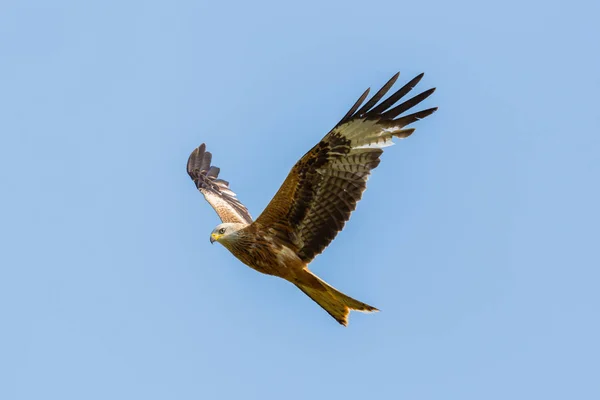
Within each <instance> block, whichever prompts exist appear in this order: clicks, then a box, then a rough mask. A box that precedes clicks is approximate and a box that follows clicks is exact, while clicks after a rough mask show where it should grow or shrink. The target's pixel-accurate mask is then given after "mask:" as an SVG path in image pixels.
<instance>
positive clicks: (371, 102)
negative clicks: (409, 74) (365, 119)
mask: <svg viewBox="0 0 600 400" xmlns="http://www.w3.org/2000/svg"><path fill="white" fill-rule="evenodd" d="M399 76H400V72H396V74H394V76H392V77H391V78H390V80H389V81H387V83H386V84H385V85H383V87H382V88H381V89H379V90H378V91H377V93H375V95H374V96H373V97H371V99H370V100H369V101H368V102H367V103H365V105H364V106H362V107H361V109H360V110H358V111H357V112H356V115H362V114H365V113H367V112H368V111H369V110H370V109H371V108H373V106H374V105H375V104H377V102H378V101H379V100H381V98H382V97H383V96H385V94H386V93H387V92H388V91H389V90H390V89H391V88H392V86H394V83H396V81H397V80H398V77H399Z"/></svg>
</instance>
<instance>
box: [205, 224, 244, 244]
mask: <svg viewBox="0 0 600 400" xmlns="http://www.w3.org/2000/svg"><path fill="white" fill-rule="evenodd" d="M245 226H246V224H237V223H233V222H225V223H223V224H221V225H217V227H216V228H215V229H214V230H213V231H212V233H211V234H210V242H211V243H214V242H219V243H221V244H223V242H227V241H231V240H235V238H236V237H237V231H239V230H240V229H242V228H243V227H245Z"/></svg>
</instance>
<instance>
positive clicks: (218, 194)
mask: <svg viewBox="0 0 600 400" xmlns="http://www.w3.org/2000/svg"><path fill="white" fill-rule="evenodd" d="M211 160H212V154H211V153H210V152H208V151H206V146H205V144H204V143H202V144H201V145H200V147H198V148H196V149H194V151H192V154H190V158H189V159H188V163H187V172H188V174H189V175H190V178H192V180H193V181H194V183H195V184H196V187H197V188H198V190H200V192H201V193H202V194H203V195H204V198H205V199H206V201H208V203H209V204H210V205H211V206H212V208H214V209H215V211H216V212H217V214H218V215H219V218H221V221H223V222H241V223H246V224H250V223H252V217H251V216H250V213H249V212H248V209H247V208H246V206H244V205H243V204H242V203H241V202H240V201H239V200H238V199H237V198H236V197H235V193H233V192H232V191H231V190H230V189H229V182H227V181H224V180H222V179H218V178H217V177H218V176H219V171H220V170H219V168H218V167H215V166H211V165H210V162H211Z"/></svg>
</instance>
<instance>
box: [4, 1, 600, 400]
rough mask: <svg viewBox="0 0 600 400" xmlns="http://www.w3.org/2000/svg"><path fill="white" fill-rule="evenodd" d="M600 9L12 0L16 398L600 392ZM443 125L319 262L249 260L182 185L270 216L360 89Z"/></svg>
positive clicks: (405, 151)
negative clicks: (328, 309)
mask: <svg viewBox="0 0 600 400" xmlns="http://www.w3.org/2000/svg"><path fill="white" fill-rule="evenodd" d="M598 15H600V6H599V5H598V2H593V1H570V2H557V1H543V2H542V1H526V2H523V1H512V0H511V1H502V2H495V3H494V4H491V3H486V2H479V1H460V0H459V1H453V2H447V1H437V0H436V1H427V2H418V1H412V2H399V1H387V2H386V1H384V2H364V1H361V2H350V1H346V0H344V1H335V2H322V1H303V2H297V3H295V4H290V3H287V2H241V1H239V2H230V3H227V2H203V1H175V2H155V1H131V2H121V1H97V2H83V1H61V0H57V1H52V2H49V1H38V2H34V1H22V0H19V1H16V0H13V1H6V0H4V1H3V2H2V3H1V5H0V58H1V61H0V79H1V81H0V110H1V111H0V115H1V117H0V179H1V184H2V195H1V196H0V243H1V251H0V323H1V326H0V328H1V329H0V398H2V399H5V400H21V399H36V400H38V399H60V400H66V399H77V400H79V399H86V400H88V399H102V400H105V399H128V400H129V399H145V400H149V399H242V398H244V399H247V398H249V399H252V398H261V399H288V400H292V399H307V398H310V399H321V398H329V399H333V398H346V399H370V398H381V399H384V398H385V399H392V398H393V399H474V400H475V399H477V400H480V399H503V400H505V399H567V398H572V399H598V398H600V379H599V376H600V361H599V360H600V345H599V338H600V321H599V317H600V312H599V306H600V294H599V289H598V286H599V281H600V260H599V258H600V257H599V256H598V251H599V247H600V243H599V228H598V226H599V223H600V218H599V211H598V205H599V204H600V191H599V180H600V113H599V105H600V101H599V99H598V92H599V90H600V73H599V71H600V51H599V47H598V46H599V45H598V40H599V38H600V28H598ZM398 70H399V71H401V78H400V82H406V81H407V80H409V79H410V78H412V77H413V76H415V75H416V74H418V73H420V72H425V73H426V74H425V77H424V79H423V81H422V83H421V85H420V86H419V88H420V89H422V90H424V89H427V88H429V87H433V86H435V87H437V88H438V90H437V92H436V93H435V94H434V95H433V96H432V97H431V98H430V99H428V100H427V101H426V102H425V103H424V104H423V108H425V107H431V106H439V107H440V109H439V111H438V112H437V113H436V114H434V115H433V116H431V117H428V118H427V119H426V120H423V121H421V122H419V123H418V124H416V125H415V127H417V132H416V134H414V135H413V136H411V137H410V138H409V139H407V140H404V141H401V142H400V143H399V144H398V145H396V146H394V147H392V148H390V149H388V150H387V151H386V153H385V154H384V156H383V162H382V163H381V165H380V166H379V168H378V169H377V170H376V171H375V173H374V175H373V176H372V177H371V179H370V181H369V188H368V190H367V192H366V193H365V196H364V198H363V201H362V202H361V203H360V204H359V206H358V209H357V211H356V212H355V213H354V214H353V216H352V218H351V220H350V222H349V223H348V225H347V226H346V229H345V230H344V231H343V232H342V233H341V234H340V235H339V236H338V237H337V239H336V240H335V241H334V242H333V244H332V245H331V247H329V248H328V249H327V250H326V251H325V253H323V254H322V255H320V256H319V257H317V258H316V260H315V261H314V263H313V264H312V269H313V270H314V271H315V272H317V273H318V274H319V275H320V276H322V277H323V278H324V279H325V280H327V281H328V282H330V283H331V284H333V285H334V286H336V287H338V288H340V289H341V290H343V291H345V292H347V293H348V294H350V295H352V296H354V297H356V298H358V299H360V300H363V301H365V302H368V303H370V304H373V305H375V306H377V307H379V308H380V309H381V310H382V312H381V313H378V314H375V315H365V314H359V313H355V314H353V315H352V316H351V320H350V326H349V328H347V329H345V328H343V327H341V326H339V325H338V324H337V323H336V322H335V321H334V320H333V319H331V318H330V317H329V316H328V315H327V314H326V313H325V312H324V311H323V310H321V309H320V308H319V307H318V306H317V305H315V304H314V303H313V302H311V301H310V300H309V299H308V298H306V297H305V296H304V295H303V294H302V293H301V292H300V291H298V290H296V289H295V288H294V287H293V286H291V285H290V284H288V283H286V282H284V281H282V280H278V279H275V278H272V277H267V276H264V275H260V274H258V273H256V272H254V271H252V270H251V269H249V268H247V267H245V266H244V265H242V264H241V263H240V262H238V261H237V260H236V259H235V258H234V257H233V256H232V255H231V254H229V253H228V252H227V251H226V250H225V249H224V248H223V247H221V246H216V245H215V246H211V245H210V243H209V234H210V232H211V231H212V229H213V228H214V226H216V225H217V223H218V222H219V220H218V218H217V216H216V214H215V213H214V212H213V210H212V209H211V208H210V207H209V206H208V204H207V203H205V201H204V200H203V199H202V197H201V195H200V194H199V193H198V192H197V191H196V189H195V187H194V185H193V183H192V182H191V181H190V180H189V178H188V176H187V174H186V172H185V164H186V160H187V157H188V155H189V153H190V151H191V150H192V149H193V148H194V147H196V146H197V145H199V144H200V143H202V142H206V143H207V146H208V149H209V150H210V151H212V152H213V154H214V158H213V161H214V163H215V164H216V165H218V166H220V167H221V171H222V176H223V178H225V179H228V180H230V181H231V182H232V188H233V190H234V191H236V192H237V193H238V195H239V197H240V199H241V200H242V201H243V202H244V203H245V204H247V205H248V207H249V209H250V211H251V212H252V214H253V215H254V216H257V215H258V214H260V212H261V211H262V209H263V207H264V206H265V205H266V204H267V202H268V201H269V199H270V198H271V196H272V195H273V194H274V193H275V191H276V190H277V188H278V187H279V185H280V184H281V182H282V181H283V179H284V178H285V176H286V174H287V172H288V171H289V169H290V168H291V167H292V165H293V164H294V163H295V161H296V160H297V159H298V158H299V157H300V156H302V154H304V153H305V152H306V151H307V150H308V149H309V148H310V147H311V146H313V145H314V144H315V143H317V141H319V140H320V139H321V137H322V136H323V135H324V134H325V133H326V132H327V131H328V130H329V129H330V128H331V127H333V125H334V124H335V123H336V122H337V121H338V120H339V119H340V118H341V117H342V116H343V114H344V113H345V112H346V111H347V109H348V108H349V107H350V106H351V105H352V103H353V102H354V101H355V100H356V98H357V97H358V96H359V95H360V94H361V93H362V91H363V90H364V89H365V88H366V87H369V86H371V87H373V89H378V88H379V87H380V86H381V85H382V84H383V83H385V82H386V81H387V79H388V78H390V77H391V76H392V75H393V74H394V73H395V72H396V71H398Z"/></svg>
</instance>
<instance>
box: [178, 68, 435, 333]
mask: <svg viewBox="0 0 600 400" xmlns="http://www.w3.org/2000/svg"><path fill="white" fill-rule="evenodd" d="M398 75H399V74H396V75H394V76H393V77H392V79H390V80H389V81H388V82H387V83H386V84H385V85H384V86H383V88H381V89H380V90H379V91H378V92H377V93H376V94H375V95H374V96H373V97H372V98H371V99H369V101H367V102H366V103H365V104H364V105H362V103H363V102H364V101H365V99H366V98H367V96H368V93H369V90H367V91H366V92H365V93H363V95H362V96H361V97H360V98H359V99H358V101H357V102H356V103H355V104H354V105H353V106H352V108H351V109H350V110H349V111H348V113H346V115H345V116H344V117H343V118H342V120H341V121H340V122H339V123H338V124H337V125H336V126H335V127H334V128H333V129H332V130H331V131H330V132H329V133H328V134H327V135H325V137H324V138H323V139H322V140H321V141H320V142H319V143H317V144H316V145H315V146H314V147H313V148H312V149H311V150H309V151H308V152H307V153H306V154H305V155H304V156H303V157H302V158H301V159H300V160H299V161H298V162H297V163H296V164H295V165H294V167H293V168H292V170H291V171H290V173H289V174H288V176H287V178H286V179H285V181H284V182H283V184H282V185H281V187H280V188H279V190H278V191H277V193H276V194H275V196H274V197H273V199H272V200H271V202H270V203H269V204H268V205H267V207H266V208H265V210H264V211H263V213H262V214H261V215H260V216H259V217H258V218H257V219H256V220H255V221H253V220H252V217H251V216H250V213H249V212H248V210H247V209H246V207H245V206H244V205H243V204H242V203H241V202H240V201H239V200H238V199H237V197H236V195H235V193H233V192H232V191H231V190H230V189H229V183H228V182H227V181H224V180H221V179H219V178H218V175H219V172H220V171H219V168H217V167H214V166H211V160H212V155H211V153H209V152H207V151H206V147H205V145H204V144H202V145H201V146H200V147H198V148H196V149H195V150H194V151H193V152H192V154H191V155H190V158H189V160H188V165H187V171H188V174H189V175H190V177H191V178H192V180H193V181H194V182H195V183H196V187H197V188H198V189H199V190H200V191H201V192H202V194H203V195H204V197H205V198H206V200H207V201H208V202H209V203H210V205H211V206H212V207H213V208H214V209H215V211H216V212H217V214H218V215H219V217H220V218H221V221H222V222H223V223H222V224H221V225H219V226H217V227H216V228H215V230H214V231H213V233H212V234H211V241H218V242H219V243H221V244H223V245H224V246H225V247H226V248H227V249H228V250H229V251H230V252H231V253H233V255H234V256H236V257H237V258H238V259H239V260H241V261H242V262H243V263H245V264H247V265H248V266H250V267H252V268H254V269H256V270H257V271H260V272H263V273H266V274H269V275H275V276H279V277H281V278H283V279H286V280H288V281H290V282H292V283H293V284H295V285H296V286H297V287H298V288H299V289H300V290H302V291H303V292H304V293H305V294H307V295H308V296H309V297H310V298H311V299H312V300H314V301H315V302H316V303H317V304H319V305H320V306H321V307H323V308H324V309H325V310H326V311H327V312H328V313H329V314H330V315H331V316H332V317H333V318H335V319H336V320H337V321H338V322H339V323H340V324H342V325H347V323H348V314H349V311H350V310H356V311H364V312H372V311H377V309H376V308H374V307H371V306H369V305H367V304H365V303H362V302H359V301H357V300H355V299H353V298H351V297H349V296H347V295H345V294H343V293H341V292H339V291H338V290H336V289H334V288H333V287H331V286H330V285H328V284H327V283H325V282H324V281H322V280H321V279H319V278H318V277H317V276H316V275H314V274H313V273H312V272H310V271H309V270H308V268H307V266H308V264H309V263H310V262H311V261H312V260H313V258H314V257H315V256H316V255H318V254H320V253H321V252H322V251H323V250H324V249H325V247H327V245H329V243H330V242H331V241H332V240H333V239H334V238H335V236H336V235H337V233H338V232H339V231H341V230H342V228H343V227H344V225H345V223H346V221H348V219H349V218H350V214H351V213H352V211H354V209H355V208H356V204H357V203H358V201H359V200H360V199H361V197H362V193H363V192H364V190H365V188H366V182H367V179H368V177H369V175H370V173H371V171H372V170H373V169H374V168H376V167H377V166H378V165H379V162H380V159H379V157H380V156H381V154H382V153H383V148H385V147H387V146H390V145H392V144H393V142H392V138H393V137H396V138H400V139H403V138H406V137H408V136H409V135H410V134H412V133H413V131H414V129H413V128H405V127H406V126H408V125H410V124H412V123H413V122H416V121H418V120H420V119H422V118H425V117H426V116H428V115H430V114H432V113H433V112H435V111H436V110H437V108H429V109H426V110H423V111H418V112H414V113H411V114H408V115H402V114H403V113H405V112H407V111H408V110H410V109H411V108H412V107H414V106H415V105H417V104H419V103H420V102H421V101H423V100H425V99H426V98H427V97H429V96H430V95H431V94H432V93H433V92H434V90H435V89H429V90H426V91H424V92H422V93H420V94H418V95H416V96H414V97H412V98H410V99H408V100H406V101H404V102H402V103H400V104H398V102H399V101H400V100H401V99H402V98H403V97H404V96H405V95H406V94H407V93H408V92H410V91H411V90H412V88H413V87H414V86H415V85H416V84H417V83H418V82H419V81H420V80H421V78H422V77H423V74H420V75H418V76H417V77H416V78H414V79H412V80H411V81H410V82H408V83H407V84H405V85H404V86H403V87H401V88H400V89H399V90H397V91H396V92H395V93H393V94H392V95H390V96H389V97H387V98H386V99H385V100H383V101H381V100H382V99H383V97H384V96H385V95H386V93H387V92H388V91H389V89H390V88H391V87H392V86H393V84H394V83H395V82H396V80H397V78H398ZM361 105H362V107H361Z"/></svg>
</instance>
